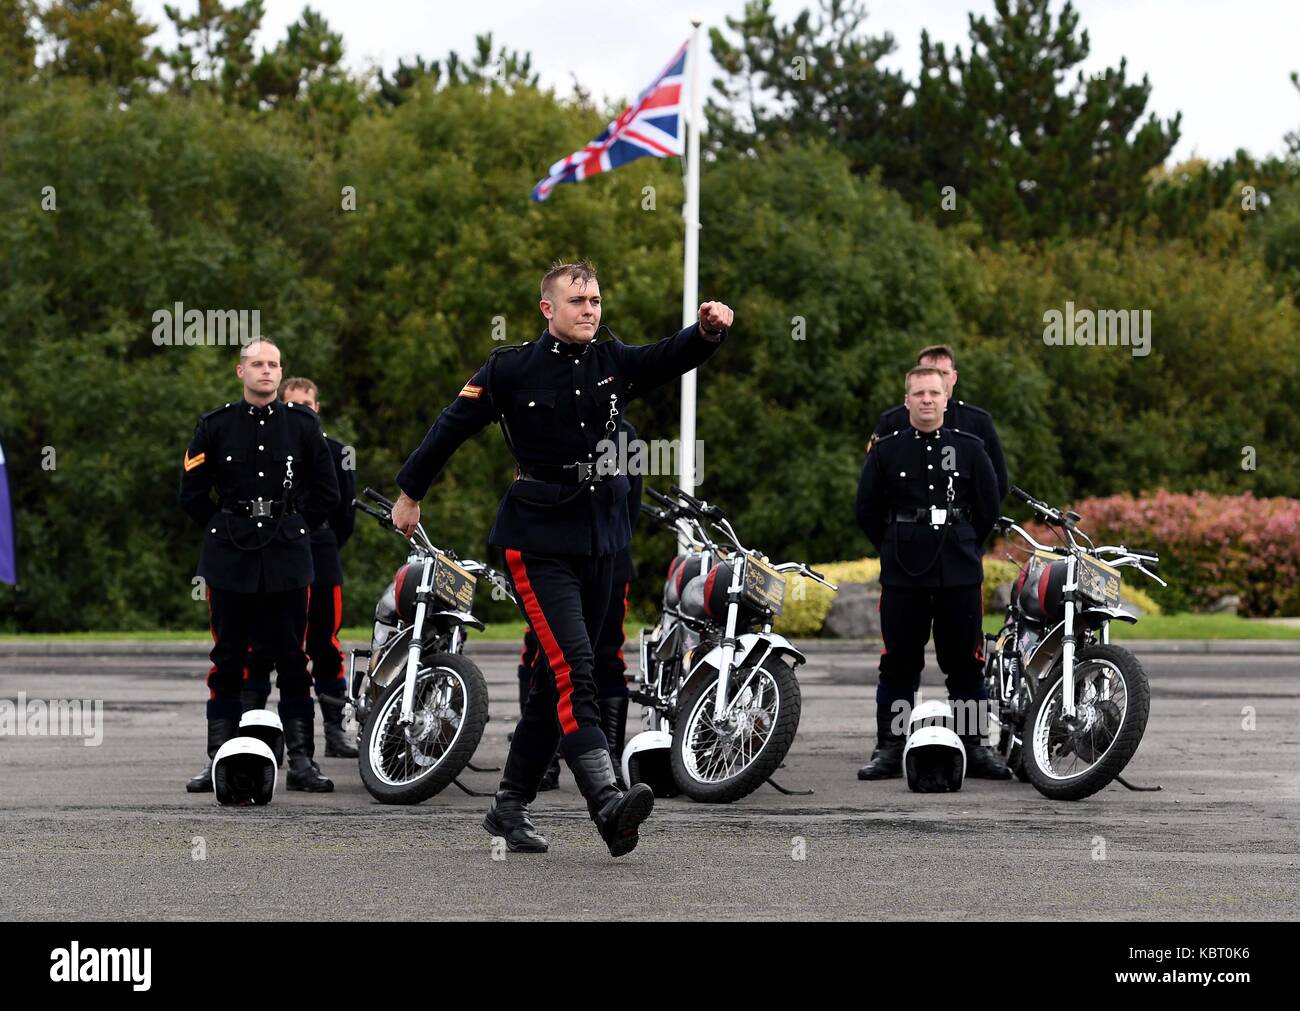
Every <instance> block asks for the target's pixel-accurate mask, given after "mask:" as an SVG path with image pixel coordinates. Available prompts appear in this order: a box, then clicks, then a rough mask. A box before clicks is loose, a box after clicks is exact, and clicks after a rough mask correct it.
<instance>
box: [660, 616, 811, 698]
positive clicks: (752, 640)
mask: <svg viewBox="0 0 1300 1011" xmlns="http://www.w3.org/2000/svg"><path fill="white" fill-rule="evenodd" d="M781 656H788V657H790V659H791V660H793V661H794V664H793V666H795V667H797V666H799V665H800V664H802V663H804V662H805V661H806V660H807V657H805V656H804V655H803V653H802V652H800V651H799V650H797V649H795V647H794V646H793V645H792V644H791V642H790V640H789V639H787V638H786V637H785V636H783V635H776V634H775V633H772V632H769V633H767V634H766V635H764V634H761V633H758V632H748V633H746V634H745V635H742V636H738V637H737V639H736V654H735V658H734V659H733V660H732V664H733V666H735V667H755V666H757V665H759V664H761V663H763V662H764V661H765V660H767V659H769V658H770V657H781ZM721 666H722V647H721V646H715V647H713V649H711V650H709V652H708V653H706V654H705V655H704V657H703V658H702V659H701V660H700V661H699V662H698V663H697V664H696V665H695V667H694V668H693V669H692V670H691V673H690V676H689V677H687V679H686V680H685V681H683V682H682V686H681V688H680V689H678V692H677V695H678V697H679V698H680V697H681V696H683V695H685V694H686V691H687V688H688V687H689V686H690V685H692V684H694V683H695V681H696V679H697V678H699V677H701V676H704V675H705V674H706V673H707V676H710V677H717V675H718V669H719V668H720V667H721Z"/></svg>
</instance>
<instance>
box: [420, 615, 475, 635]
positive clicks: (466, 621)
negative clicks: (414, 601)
mask: <svg viewBox="0 0 1300 1011" xmlns="http://www.w3.org/2000/svg"><path fill="white" fill-rule="evenodd" d="M439 619H442V624H444V625H468V626H469V627H470V628H477V629H478V630H479V631H480V632H482V631H483V629H485V628H487V626H486V625H484V624H483V622H481V621H479V620H478V619H477V618H475V617H474V615H472V614H470V613H469V612H468V611H434V612H433V613H432V614H430V615H429V616H428V617H427V618H426V619H425V620H426V621H431V622H434V623H435V624H436V623H438V620H439Z"/></svg>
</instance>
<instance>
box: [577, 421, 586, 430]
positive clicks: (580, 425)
mask: <svg viewBox="0 0 1300 1011" xmlns="http://www.w3.org/2000/svg"><path fill="white" fill-rule="evenodd" d="M578 427H579V428H586V427H587V423H586V422H585V421H579V422H578Z"/></svg>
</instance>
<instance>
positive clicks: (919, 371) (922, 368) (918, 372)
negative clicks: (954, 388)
mask: <svg viewBox="0 0 1300 1011" xmlns="http://www.w3.org/2000/svg"><path fill="white" fill-rule="evenodd" d="M913 376H938V377H939V385H940V386H942V385H943V373H942V372H940V371H939V370H938V369H936V368H935V367H934V366H933V365H917V366H916V367H915V368H911V369H908V370H907V377H906V378H905V379H904V380H903V394H904V395H905V396H906V395H909V394H910V393H911V392H912V377H913Z"/></svg>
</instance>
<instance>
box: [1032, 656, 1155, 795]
mask: <svg viewBox="0 0 1300 1011" xmlns="http://www.w3.org/2000/svg"><path fill="white" fill-rule="evenodd" d="M1061 682H1062V677H1061V664H1060V661H1059V660H1058V661H1057V663H1056V665H1055V666H1054V667H1053V668H1052V672H1051V673H1050V674H1049V675H1048V677H1047V678H1046V680H1045V682H1044V686H1045V687H1044V688H1043V689H1042V690H1040V691H1039V692H1038V694H1037V695H1036V696H1035V697H1034V701H1033V703H1032V704H1031V705H1030V707H1029V713H1028V715H1027V716H1026V718H1025V731H1024V745H1023V748H1022V749H1021V756H1022V758H1023V761H1024V766H1025V771H1026V772H1027V773H1028V774H1029V781H1030V782H1031V783H1033V784H1034V786H1035V788H1037V790H1038V792H1039V793H1041V794H1043V795H1044V796H1045V797H1050V798H1052V799H1053V800H1082V799H1083V798H1084V797H1090V796H1091V795H1092V794H1094V793H1096V792H1097V791H1098V790H1102V789H1104V788H1105V787H1107V786H1109V785H1110V784H1111V782H1113V781H1114V779H1115V777H1116V776H1118V775H1119V774H1120V773H1121V772H1123V771H1124V767H1125V766H1126V765H1128V763H1129V760H1130V759H1131V758H1132V757H1133V755H1134V753H1135V752H1136V751H1137V749H1138V745H1139V744H1140V743H1141V742H1142V734H1143V733H1144V732H1145V731H1146V726H1147V717H1148V715H1149V714H1150V711H1151V687H1150V684H1149V683H1148V681H1147V675H1146V671H1144V670H1143V669H1142V664H1141V663H1140V662H1139V660H1138V658H1137V657H1136V656H1134V655H1133V654H1132V653H1130V652H1129V651H1128V650H1126V649H1124V648H1122V647H1120V646H1114V645H1096V646H1087V647H1085V648H1084V649H1081V650H1079V652H1078V653H1076V654H1075V658H1074V692H1075V707H1076V708H1075V713H1076V722H1075V725H1074V726H1073V727H1071V726H1069V725H1068V724H1067V723H1066V721H1064V720H1063V719H1062V718H1061ZM1080 763H1082V766H1081V765H1080Z"/></svg>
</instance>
